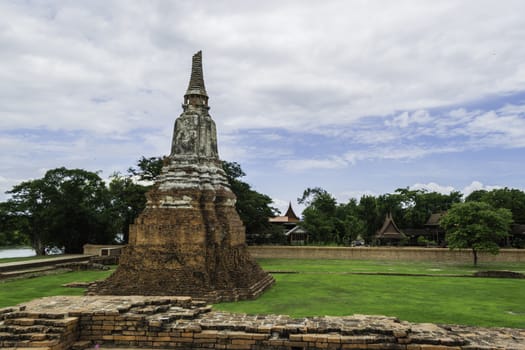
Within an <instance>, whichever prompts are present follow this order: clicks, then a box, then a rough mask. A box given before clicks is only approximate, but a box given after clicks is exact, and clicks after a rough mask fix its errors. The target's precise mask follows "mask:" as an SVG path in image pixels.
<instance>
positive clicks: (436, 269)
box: [0, 259, 525, 328]
mask: <svg viewBox="0 0 525 350" xmlns="http://www.w3.org/2000/svg"><path fill="white" fill-rule="evenodd" d="M259 262H260V264H261V265H262V266H263V268H264V269H266V270H268V271H278V270H280V271H296V272H299V273H290V274H280V273H276V274H274V276H275V278H276V280H277V283H276V284H275V285H274V286H273V287H272V288H271V289H270V290H268V291H267V292H265V293H264V294H263V295H262V296H261V297H260V298H259V299H257V300H253V301H243V302H236V303H221V304H217V305H215V306H214V308H215V309H217V310H226V311H232V312H243V313H250V314H268V313H272V314H288V315H291V316H294V317H304V316H315V315H333V316H337V315H351V314H356V313H359V314H377V315H387V316H396V317H398V318H400V319H402V320H407V321H412V322H433V323H448V324H469V325H478V326H502V327H517V328H525V302H524V300H525V299H524V296H525V279H495V278H468V277H443V276H441V277H439V276H438V277H414V276H380V275H354V274H349V273H348V272H395V273H431V274H434V273H435V274H471V273H473V272H474V271H477V270H486V269H487V270H489V269H490V270H494V269H500V270H503V269H504V270H513V271H521V272H523V271H525V263H516V264H483V265H481V266H479V267H478V268H474V267H472V266H471V265H454V264H431V263H416V262H413V263H412V262H411V263H409V262H384V261H355V260H354V261H351V260H291V259H261V260H259ZM110 273H111V271H81V272H70V273H63V274H59V275H50V276H44V277H36V278H29V279H21V280H13V281H3V282H2V281H0V307H4V306H12V305H15V304H18V303H22V302H24V301H28V300H31V299H34V298H39V297H43V296H50V295H82V294H83V292H84V291H83V289H81V288H65V287H61V285H62V284H64V283H68V282H73V281H92V280H97V279H103V278H105V277H106V276H108V275H109V274H110ZM131 283H132V282H131Z"/></svg>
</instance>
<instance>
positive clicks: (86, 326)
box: [0, 296, 525, 350]
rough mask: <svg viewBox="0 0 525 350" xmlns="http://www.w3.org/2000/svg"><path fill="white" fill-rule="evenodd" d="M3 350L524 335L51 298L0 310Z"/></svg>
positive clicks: (488, 339)
mask: <svg viewBox="0 0 525 350" xmlns="http://www.w3.org/2000/svg"><path fill="white" fill-rule="evenodd" d="M0 347H1V348H3V349H13V350H14V349H18V350H20V349H23V348H28V349H32V350H35V349H38V350H65V349H74V350H80V349H87V348H98V347H100V348H102V349H109V348H115V347H119V348H128V349H129V348H150V349H168V348H169V349H181V350H182V349H232V350H257V349H272V350H288V349H289V350H306V349H314V350H317V349H319V350H321V349H323V350H325V349H333V350H335V349H343V350H344V349H403V350H405V349H406V350H452V349H454V350H458V349H469V350H474V349H514V350H519V349H525V329H511V328H477V327H466V326H440V325H434V324H415V323H409V322H404V321H399V320H398V319H396V318H392V317H385V316H364V315H353V316H347V317H311V318H301V319H293V318H290V317H288V316H279V315H267V316H257V315H254V316H250V315H245V314H231V313H224V312H214V311H212V309H211V307H210V306H208V305H206V304H205V302H202V301H195V300H192V299H191V298H190V297H147V296H84V297H48V298H42V299H36V300H33V301H31V302H28V303H25V304H21V305H18V306H16V307H12V308H5V309H0Z"/></svg>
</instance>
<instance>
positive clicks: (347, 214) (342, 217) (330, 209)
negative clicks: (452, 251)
mask: <svg viewBox="0 0 525 350" xmlns="http://www.w3.org/2000/svg"><path fill="white" fill-rule="evenodd" d="M297 200H298V202H299V203H302V204H305V205H306V208H305V209H304V211H303V222H302V223H301V225H302V226H303V227H304V228H305V229H306V230H307V231H308V232H309V234H310V238H309V243H310V244H324V245H326V244H336V245H348V244H350V242H352V241H355V240H357V239H358V238H359V239H362V240H363V241H364V242H365V243H366V244H373V243H374V236H375V235H376V232H377V231H378V230H379V229H380V228H381V226H382V224H383V222H384V220H385V217H386V215H387V214H388V213H391V214H392V217H393V218H394V221H395V222H396V224H397V226H398V227H399V228H401V229H403V228H411V229H422V228H424V227H425V223H426V222H427V220H428V219H429V217H430V215H431V214H433V213H445V212H449V211H450V210H451V209H453V208H456V209H455V210H454V211H452V212H451V213H452V214H455V213H456V214H455V215H456V218H455V219H454V220H452V219H451V216H450V215H445V217H446V216H449V219H447V221H446V222H447V224H446V225H445V224H443V225H441V226H442V228H443V229H444V230H446V231H450V232H453V231H454V230H453V227H459V226H458V225H460V224H466V223H464V222H461V221H460V220H458V219H459V218H460V216H461V215H459V214H457V213H458V211H459V210H460V209H461V208H465V207H467V208H469V210H467V211H464V212H463V214H462V215H466V214H465V213H466V212H476V213H478V214H479V213H482V214H481V216H482V217H484V218H486V220H485V219H483V220H482V219H481V217H480V216H479V215H478V216H477V218H476V219H475V220H474V221H475V222H473V223H472V225H474V226H475V225H478V226H479V225H481V226H483V225H484V227H485V228H487V227H489V228H490V230H489V231H491V232H492V233H497V234H492V233H488V232H486V233H485V239H484V241H485V242H486V241H487V240H488V238H487V237H486V236H491V242H493V243H494V244H495V245H497V246H499V245H503V244H505V243H506V242H508V240H506V237H508V233H509V230H510V227H511V226H510V224H511V223H512V222H514V223H516V224H525V192H523V191H520V190H517V189H509V188H503V189H495V190H491V191H486V190H479V191H475V192H472V193H471V194H470V195H468V196H467V197H466V198H465V199H463V195H462V194H461V193H460V192H458V191H453V192H451V193H449V194H442V193H437V192H429V191H426V190H419V189H417V190H412V189H409V188H399V189H397V190H396V191H395V192H394V193H388V194H383V195H379V196H372V195H363V196H362V197H361V198H360V199H359V200H356V199H350V200H349V201H348V202H347V203H338V202H337V201H336V199H335V197H334V196H332V195H331V194H330V193H328V192H327V191H326V190H324V189H322V188H319V187H316V188H307V189H306V190H305V191H304V193H303V196H302V197H300V198H298V199H297ZM472 203H475V204H472ZM478 203H482V204H478ZM481 208H483V210H482V209H481ZM492 212H496V213H497V214H498V215H496V216H490V215H492V214H491V213H492ZM489 214H490V215H489ZM469 215H470V214H469ZM502 216H503V219H502V218H501V217H502ZM470 217H471V218H472V217H474V215H473V214H472V215H470ZM489 217H490V218H491V219H488V218H489ZM476 220H477V221H476ZM497 220H500V222H499V226H498V225H491V224H492V223H494V222H496V221H497ZM498 227H503V229H502V230H501V229H498ZM470 229H471V232H470V233H467V234H471V235H475V234H474V231H473V230H472V227H470ZM478 231H479V230H478ZM464 233H465V231H464ZM450 237H452V236H450ZM456 238H457V237H456ZM450 241H451V242H452V245H454V246H457V247H458V248H471V247H470V246H471V245H472V243H470V244H459V243H458V242H457V239H456V240H450ZM511 243H512V245H513V246H514V247H519V248H523V247H524V246H525V242H524V241H523V239H522V238H521V237H513V239H512V240H511ZM469 245H470V246H469ZM480 251H484V250H483V249H482V250H480Z"/></svg>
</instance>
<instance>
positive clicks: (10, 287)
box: [0, 269, 113, 307]
mask: <svg viewBox="0 0 525 350" xmlns="http://www.w3.org/2000/svg"><path fill="white" fill-rule="evenodd" d="M112 272H113V269H112V270H108V271H75V272H66V273H60V274H54V275H47V276H41V277H34V278H25V279H16V280H7V281H0V307H5V306H13V305H16V304H19V303H23V302H25V301H29V300H32V299H36V298H41V297H46V296H53V295H83V294H84V289H83V288H68V287H62V285H63V284H65V283H70V282H89V281H95V280H99V279H104V278H106V277H108V276H109V275H110V274H111V273H112Z"/></svg>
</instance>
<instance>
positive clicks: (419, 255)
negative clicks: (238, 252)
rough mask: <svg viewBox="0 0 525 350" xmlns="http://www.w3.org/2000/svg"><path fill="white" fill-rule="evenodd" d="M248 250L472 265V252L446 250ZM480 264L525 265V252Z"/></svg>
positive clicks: (259, 254) (487, 257) (484, 258)
mask: <svg viewBox="0 0 525 350" xmlns="http://www.w3.org/2000/svg"><path fill="white" fill-rule="evenodd" d="M248 250H249V252H250V254H251V255H252V256H253V257H254V258H283V259H349V260H394V261H404V260H406V261H430V262H464V263H469V262H472V252H471V251H470V250H450V249H447V248H417V247H318V246H302V247H297V246H250V247H249V249H248ZM478 262H480V263H484V262H525V249H501V250H500V252H499V254H498V255H492V254H487V253H481V254H479V255H478Z"/></svg>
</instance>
